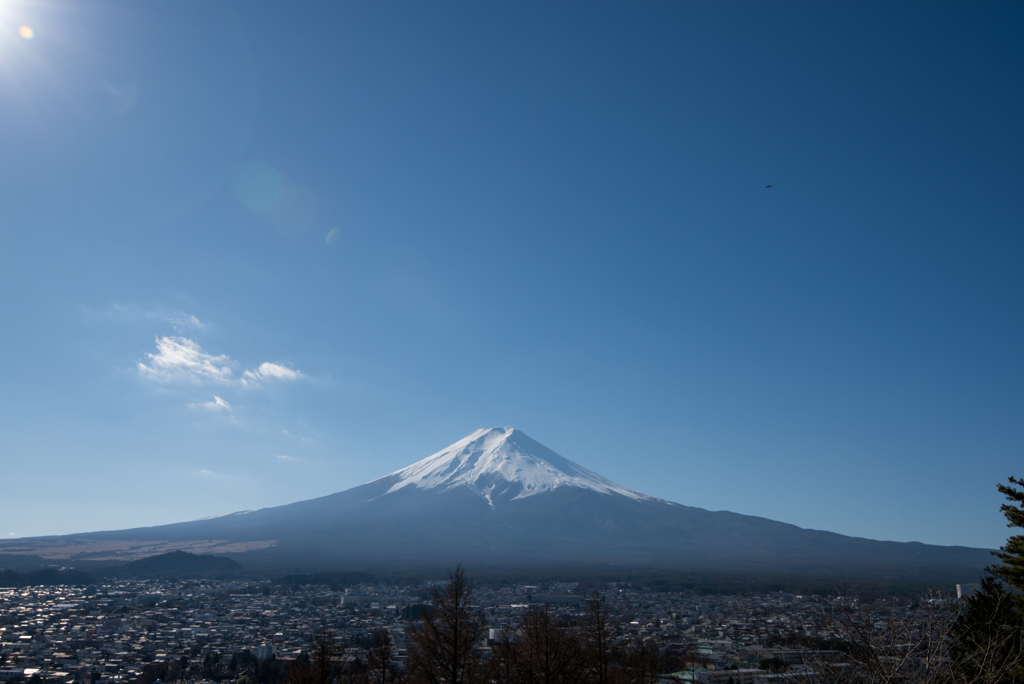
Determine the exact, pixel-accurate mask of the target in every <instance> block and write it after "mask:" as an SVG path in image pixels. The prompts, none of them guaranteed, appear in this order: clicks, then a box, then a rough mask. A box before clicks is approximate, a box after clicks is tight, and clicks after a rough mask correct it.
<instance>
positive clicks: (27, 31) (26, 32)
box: [18, 26, 36, 40]
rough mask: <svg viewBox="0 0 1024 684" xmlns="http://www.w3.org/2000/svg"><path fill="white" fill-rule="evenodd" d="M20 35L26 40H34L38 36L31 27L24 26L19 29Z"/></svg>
mask: <svg viewBox="0 0 1024 684" xmlns="http://www.w3.org/2000/svg"><path fill="white" fill-rule="evenodd" d="M18 35H19V36H21V37H22V38H24V39H25V40H32V39H33V38H35V36H36V32H35V31H33V30H32V27H31V26H22V27H20V28H19V29H18Z"/></svg>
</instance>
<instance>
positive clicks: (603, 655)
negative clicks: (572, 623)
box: [583, 591, 614, 684]
mask: <svg viewBox="0 0 1024 684" xmlns="http://www.w3.org/2000/svg"><path fill="white" fill-rule="evenodd" d="M583 638H584V639H585V646H586V653H587V662H588V665H589V668H590V674H591V677H590V680H591V682H592V684H609V675H610V670H611V651H612V640H613V638H614V632H613V629H612V626H611V625H610V624H609V621H608V600H607V599H606V598H605V596H604V594H601V593H599V592H597V591H595V592H594V593H593V594H592V595H591V597H590V599H589V600H588V601H587V613H586V617H585V619H584V622H583Z"/></svg>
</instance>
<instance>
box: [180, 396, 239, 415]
mask: <svg viewBox="0 0 1024 684" xmlns="http://www.w3.org/2000/svg"><path fill="white" fill-rule="evenodd" d="M188 407H189V408H190V409H206V410H207V411H229V412H230V411H231V404H229V403H228V402H226V401H224V400H223V399H221V398H220V397H218V396H217V395H216V394H215V395H213V401H203V402H198V403H195V404H189V405H188Z"/></svg>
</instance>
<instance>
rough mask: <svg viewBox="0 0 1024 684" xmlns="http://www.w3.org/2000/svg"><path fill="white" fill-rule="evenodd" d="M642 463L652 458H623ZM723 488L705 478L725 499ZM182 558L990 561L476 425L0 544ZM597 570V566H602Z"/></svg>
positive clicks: (904, 576) (409, 562) (555, 562)
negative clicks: (158, 509) (635, 471)
mask: <svg viewBox="0 0 1024 684" xmlns="http://www.w3.org/2000/svg"><path fill="white" fill-rule="evenodd" d="M623 456H624V457H628V458H631V459H634V460H636V461H640V462H642V454H624V455H623ZM724 484H725V483H714V482H705V483H702V485H703V486H705V487H707V488H710V489H711V490H713V489H714V488H715V487H716V486H723V485H724ZM176 549H181V550H186V551H193V552H202V553H216V554H218V555H229V556H230V557H231V558H233V559H235V560H237V561H238V562H240V563H241V564H242V565H243V566H245V567H246V568H250V569H257V568H262V569H264V570H269V571H274V572H278V571H293V572H294V571H315V570H321V569H338V568H343V569H346V570H373V569H381V568H393V569H396V568H397V569H402V570H403V571H405V570H412V571H416V570H417V569H424V568H433V569H437V568H445V567H450V566H451V565H452V564H454V563H455V562H457V561H460V560H461V561H463V562H466V563H469V564H472V565H474V566H475V567H477V568H481V569H483V568H490V569H500V570H501V571H502V572H505V571H508V570H510V569H512V568H518V569H520V570H528V569H530V568H570V567H577V568H579V567H587V568H595V567H605V568H607V567H620V568H621V567H629V568H647V569H651V568H658V569H661V570H672V571H673V572H677V571H680V570H685V571H687V572H690V571H703V572H712V573H715V574H716V575H717V574H719V573H723V572H725V573H731V574H732V576H735V573H749V574H751V575H752V576H757V577H761V578H762V579H763V578H764V577H767V576H778V575H779V574H789V575H796V574H799V575H805V576H809V575H810V576H814V577H816V578H818V579H822V580H823V579H824V578H826V577H840V576H845V577H846V578H847V579H851V578H853V577H855V576H857V575H859V576H861V577H876V578H877V577H887V578H890V580H892V581H903V580H909V579H911V578H914V579H915V580H916V581H924V582H927V583H929V584H930V585H931V586H941V585H943V584H950V583H951V582H952V583H955V582H964V581H974V578H976V577H977V576H978V574H979V573H980V572H981V570H982V568H984V567H985V566H986V565H987V564H988V563H989V562H990V556H989V553H988V551H986V550H983V549H967V548H962V547H943V546H928V545H925V544H917V543H898V542H880V541H872V540H870V539H859V538H855V537H846V536H843V535H840V534H834V533H832V532H822V531H818V530H806V529H801V528H799V527H797V526H795V525H788V524H786V523H781V522H776V521H773V520H767V519H765V518H758V517H755V516H750V515H739V514H737V513H730V512H728V511H717V512H712V511H707V510H704V509H702V508H694V507H692V506H685V505H682V504H678V503H673V502H671V501H664V500H662V499H656V498H654V497H650V496H646V495H644V494H641V493H639V492H635V491H633V490H632V489H629V488H627V487H623V486H621V485H618V484H616V483H614V482H612V481H611V480H608V479H607V478H604V477H602V476H600V475H598V474H597V473H594V472H592V471H590V470H587V469H586V468H584V467H583V466H580V465H577V464H576V463H573V462H572V461H570V460H569V459H567V458H565V457H563V456H560V455H559V454H557V453H555V452H554V451H552V450H551V449H549V448H547V447H546V446H544V445H543V444H540V443H538V442H536V441H535V440H533V439H531V438H530V437H528V436H527V435H525V434H524V433H523V432H521V431H519V430H516V429H514V428H511V427H505V428H488V429H483V430H477V431H476V432H474V433H472V434H471V435H468V436H466V437H464V438H463V439H460V440H459V441H457V442H455V444H452V445H451V446H450V447H447V448H446V449H442V450H441V451H439V452H437V453H436V454H434V455H432V456H429V457H428V458H425V459H423V460H421V461H418V462H416V463H413V464H412V465H410V466H408V467H406V468H402V469H401V470H397V471H395V472H393V473H391V474H390V475H385V476H384V477H382V478H379V479H376V480H373V481H372V482H367V483H366V484H364V485H360V486H358V487H353V488H352V489H347V490H345V491H343V492H338V493H336V494H331V495H329V496H322V497H319V498H317V499H310V500H308V501H299V502H297V503H293V504H288V505H286V506H276V507H274V508H263V509H260V510H255V511H245V512H241V513H232V514H229V515H222V516H219V517H214V518H209V519H205V520H195V521H192V522H185V523H178V524H174V525H161V526H159V527H144V528H137V529H132V530H120V531H115V532H93V533H90V534H81V535H71V536H66V537H42V538H38V539H17V540H10V541H0V553H21V554H28V553H32V554H37V555H39V556H44V557H46V558H52V559H69V560H71V559H76V560H77V559H86V558H91V559H110V560H113V559H119V558H120V559H124V560H133V559H135V558H139V557H140V556H144V555H153V554H156V553H164V552H167V551H173V550H176ZM588 571H589V570H588Z"/></svg>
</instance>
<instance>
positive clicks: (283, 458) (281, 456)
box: [277, 454, 302, 461]
mask: <svg viewBox="0 0 1024 684" xmlns="http://www.w3.org/2000/svg"><path fill="white" fill-rule="evenodd" d="M277 459H278V460H279V461H301V460H302V459H301V458H299V457H297V456H286V455H284V454H278V455H277Z"/></svg>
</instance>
